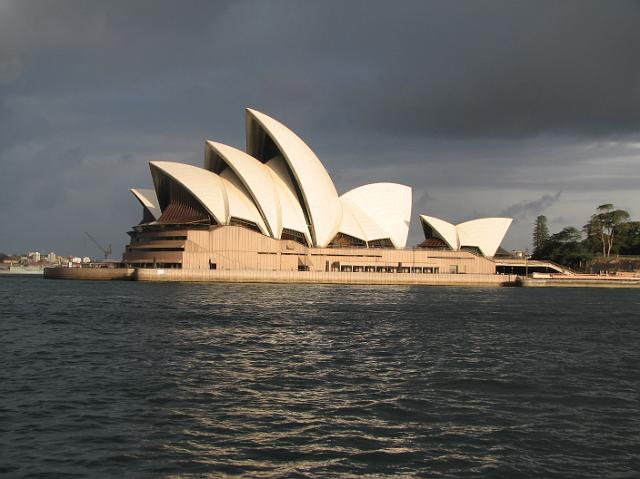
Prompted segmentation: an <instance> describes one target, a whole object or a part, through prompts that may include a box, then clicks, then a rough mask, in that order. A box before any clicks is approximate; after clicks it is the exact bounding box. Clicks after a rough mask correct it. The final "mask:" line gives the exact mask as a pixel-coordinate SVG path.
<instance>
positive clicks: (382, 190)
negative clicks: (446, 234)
mask: <svg viewBox="0 0 640 479" xmlns="http://www.w3.org/2000/svg"><path fill="white" fill-rule="evenodd" d="M340 198H341V199H343V200H345V199H346V200H348V201H350V202H351V203H353V204H354V205H355V206H357V207H358V208H360V210H362V211H363V212H364V213H365V214H366V215H367V216H368V217H369V218H372V219H374V221H375V224H377V225H378V226H379V227H380V228H381V229H382V230H384V231H385V232H386V233H387V234H386V235H385V236H384V237H385V238H390V239H391V242H392V243H393V244H394V246H395V247H396V248H404V247H405V245H406V244H407V236H408V235H409V222H410V220H411V188H410V187H409V186H405V185H400V184H398V183H371V184H368V185H364V186H360V187H358V188H355V189H353V190H351V191H348V192H346V193H345V194H343V195H342V196H341V197H340ZM377 239H381V238H377Z"/></svg>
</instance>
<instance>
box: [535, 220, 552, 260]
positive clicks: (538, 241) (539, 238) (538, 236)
mask: <svg viewBox="0 0 640 479" xmlns="http://www.w3.org/2000/svg"><path fill="white" fill-rule="evenodd" d="M548 239H549V227H548V226H547V217H546V216H545V215H540V216H538V217H537V218H536V222H535V225H534V227H533V251H534V254H535V252H536V251H539V250H540V249H542V247H543V246H544V243H545V242H546V241H547V240H548Z"/></svg>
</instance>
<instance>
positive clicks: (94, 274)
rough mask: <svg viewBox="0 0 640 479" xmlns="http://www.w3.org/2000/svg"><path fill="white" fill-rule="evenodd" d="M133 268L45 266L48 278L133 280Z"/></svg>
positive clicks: (45, 273)
mask: <svg viewBox="0 0 640 479" xmlns="http://www.w3.org/2000/svg"><path fill="white" fill-rule="evenodd" d="M134 272H135V270H134V269H133V268H45V269H44V277H45V278H47V279H80V280H83V279H84V280H103V281H109V280H131V279H133V276H134Z"/></svg>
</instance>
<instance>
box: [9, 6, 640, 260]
mask: <svg viewBox="0 0 640 479" xmlns="http://www.w3.org/2000/svg"><path fill="white" fill-rule="evenodd" d="M638 24H640V3H639V2H637V1H618V2H615V3H607V2H599V1H598V2H596V1H579V0H575V1H564V2H553V1H550V0H549V1H547V0H543V1H541V2H524V1H482V2H478V1H460V2H446V1H438V2H430V1H404V2H401V3H389V2H377V1H364V0H362V1H360V0H359V1H352V2H340V1H330V2H317V3H312V2H297V1H271V2H259V1H229V2H211V1H204V0H203V1H197V0H191V1H188V2H175V1H164V0H154V1H150V0H149V1H142V0H141V1H136V2H129V1H123V0H118V1H117V0H114V1H109V2H98V1H80V0H59V1H56V2H46V1H30V2H25V1H19V0H13V1H11V0H10V1H4V2H0V165H1V166H2V175H0V223H1V224H11V225H12V228H2V230H0V250H2V249H11V250H20V249H35V248H53V249H58V250H60V251H61V252H65V251H69V250H72V249H73V248H84V247H86V245H85V243H84V239H82V231H84V229H88V228H92V232H93V231H95V233H96V234H97V235H102V240H103V242H104V243H108V242H112V243H113V244H114V245H117V244H123V243H124V242H125V241H126V236H125V235H124V232H125V231H126V230H127V228H128V227H129V226H130V224H131V223H132V222H135V220H137V217H138V212H137V210H136V209H135V208H136V203H135V202H134V201H131V202H129V198H128V193H127V188H128V187H129V186H149V185H150V180H149V178H148V166H147V162H148V161H149V160H152V159H166V160H175V161H186V162H189V163H193V164H200V163H201V161H202V160H201V156H202V149H203V141H204V139H205V138H212V139H216V140H219V141H222V142H225V143H229V144H232V145H235V146H241V147H242V146H243V144H244V131H243V129H244V118H243V108H244V107H246V106H251V107H254V108H257V109H260V110H263V111H265V112H266V113H268V114H271V115H273V116H274V117H276V118H279V119H281V120H282V121H284V122H285V123H287V124H288V125H290V126H291V127H292V128H293V129H294V130H295V131H297V132H298V133H299V134H300V135H301V136H302V137H303V138H304V139H305V140H307V141H308V142H309V144H310V145H311V146H312V147H313V148H314V149H315V150H316V152H317V153H318V155H319V156H320V157H321V159H322V160H323V162H324V163H325V165H326V166H327V167H328V169H329V170H330V172H331V173H332V175H333V176H334V178H335V181H336V184H337V185H338V187H339V188H340V189H341V191H345V190H346V189H349V188H352V187H354V186H358V185H359V184H362V183H366V182H371V181H400V182H404V183H407V184H410V185H411V186H413V187H414V189H415V192H416V195H417V196H416V199H415V202H414V203H415V208H416V209H417V208H421V209H427V208H428V209H429V210H432V209H435V210H437V211H438V214H440V215H442V216H447V217H452V218H451V219H455V218H459V217H463V216H470V215H471V214H472V213H474V212H486V213H488V214H496V212H499V211H502V210H505V205H508V204H512V205H513V206H512V207H511V208H513V209H514V210H513V211H514V215H516V216H518V215H519V214H525V213H524V212H527V211H533V210H534V209H535V207H536V206H535V204H534V205H533V206H531V205H529V206H527V204H528V203H535V202H531V201H529V200H526V199H525V198H531V197H534V195H538V196H539V198H540V199H542V198H544V195H549V191H559V190H562V191H564V192H565V193H563V195H562V201H556V202H555V203H553V204H552V205H551V206H550V207H549V208H551V209H554V208H561V206H560V205H561V204H562V203H563V202H565V201H570V200H571V199H572V198H575V197H576V195H578V194H580V191H581V190H583V189H585V188H589V189H590V190H591V191H592V193H593V196H598V197H600V196H602V197H606V195H607V191H611V190H615V191H616V192H618V193H620V192H624V191H634V190H636V191H637V187H635V188H634V186H633V185H634V182H637V179H638V178H640V167H639V166H638V165H639V164H640V162H639V161H638V159H639V158H640V156H639V155H640V149H638V148H636V147H635V146H633V145H636V144H639V143H640V140H639V136H640V62H638V61H637V58H636V57H637V45H640V29H638V28H637V25H638ZM507 190H508V191H507ZM426 191H428V192H429V195H430V196H429V197H427V196H424V194H425V192H426ZM453 191H455V194H453V193H452V192H453ZM421 195H422V196H421ZM572 195H573V196H572ZM636 198H637V197H636ZM605 201H606V198H605ZM477 203H482V204H481V205H478V204H477ZM629 203H632V201H629ZM518 205H520V206H518ZM518 208H520V210H518ZM527 208H528V209H527ZM567 208H568V207H567ZM571 208H572V209H571V211H568V210H567V211H566V212H565V211H556V212H555V213H554V214H555V215H556V216H563V217H567V218H572V217H573V216H572V215H577V214H578V209H577V207H576V206H575V204H572V205H571ZM591 208H592V205H590V204H589V205H586V206H584V209H585V210H588V211H590V210H591ZM507 211H509V208H507ZM422 212H424V211H415V212H414V213H415V214H418V213H422ZM414 216H415V215H414ZM515 228H516V230H517V228H519V227H518V226H516V227H515ZM61 231H67V232H68V233H67V234H61V233H60V232H61ZM516 233H517V231H516ZM516 233H514V234H515V236H513V238H515V240H514V241H519V239H518V238H525V237H528V233H527V235H525V234H524V230H522V231H521V233H517V234H516ZM90 247H91V246H90V245H89V248H90ZM86 252H87V253H88V252H90V250H88V251H86Z"/></svg>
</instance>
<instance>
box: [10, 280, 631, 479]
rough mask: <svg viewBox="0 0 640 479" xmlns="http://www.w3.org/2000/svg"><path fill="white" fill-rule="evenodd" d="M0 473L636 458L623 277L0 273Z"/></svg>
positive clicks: (584, 465)
mask: <svg viewBox="0 0 640 479" xmlns="http://www.w3.org/2000/svg"><path fill="white" fill-rule="evenodd" d="M0 308H1V309H0V337H1V343H0V366H1V368H0V475H3V474H4V476H6V477H56V476H59V477H71V476H74V475H77V476H85V477H204V476H223V475H229V476H234V475H238V476H248V477H282V476H286V477H335V476H354V475H371V476H372V477H385V476H389V477H391V476H393V477H398V476H406V477H415V476H424V477H505V478H515V477H594V478H596V477H598V478H599V477H638V476H639V475H640V402H639V401H640V291H639V290H596V289H562V290H556V289H515V288H514V289H474V288H428V287H405V286H402V287H363V286H326V285H314V286H292V285H219V284H143V283H128V282H74V281H69V282H65V281H46V280H43V279H40V278H33V277H9V276H0Z"/></svg>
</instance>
